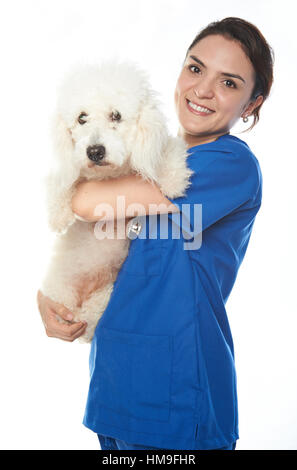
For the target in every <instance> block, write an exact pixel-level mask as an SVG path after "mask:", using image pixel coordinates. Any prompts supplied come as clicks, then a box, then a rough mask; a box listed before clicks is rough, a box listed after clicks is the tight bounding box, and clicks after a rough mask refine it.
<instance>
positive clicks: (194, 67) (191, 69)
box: [189, 65, 200, 73]
mask: <svg viewBox="0 0 297 470" xmlns="http://www.w3.org/2000/svg"><path fill="white" fill-rule="evenodd" d="M189 70H190V71H191V72H193V73H198V72H200V68H199V67H197V65H189ZM197 71H198V72H197Z"/></svg>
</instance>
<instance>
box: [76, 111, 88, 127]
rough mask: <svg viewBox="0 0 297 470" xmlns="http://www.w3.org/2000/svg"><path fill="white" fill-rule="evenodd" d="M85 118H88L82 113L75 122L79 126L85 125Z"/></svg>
mask: <svg viewBox="0 0 297 470" xmlns="http://www.w3.org/2000/svg"><path fill="white" fill-rule="evenodd" d="M86 117H88V115H87V113H84V112H82V113H80V115H79V116H78V118H77V121H78V122H79V123H80V124H81V125H83V124H85V123H86V122H87V120H86Z"/></svg>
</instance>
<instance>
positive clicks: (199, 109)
mask: <svg viewBox="0 0 297 470" xmlns="http://www.w3.org/2000/svg"><path fill="white" fill-rule="evenodd" d="M186 102H187V108H188V110H189V111H191V113H193V114H197V115H198V116H209V115H210V114H212V113H214V112H215V111H211V110H210V109H207V108H203V106H199V105H197V104H195V103H192V101H190V100H188V99H187V98H186Z"/></svg>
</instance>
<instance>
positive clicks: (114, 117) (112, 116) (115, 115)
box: [110, 111, 122, 121]
mask: <svg viewBox="0 0 297 470" xmlns="http://www.w3.org/2000/svg"><path fill="white" fill-rule="evenodd" d="M110 119H111V120H112V121H120V120H121V119H122V116H121V113H119V112H118V111H113V112H112V113H111V114H110Z"/></svg>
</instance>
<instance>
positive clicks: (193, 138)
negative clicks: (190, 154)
mask: <svg viewBox="0 0 297 470" xmlns="http://www.w3.org/2000/svg"><path fill="white" fill-rule="evenodd" d="M225 134H230V132H229V131H228V132H227V131H224V132H220V133H217V134H212V135H202V136H197V135H191V134H187V133H185V132H184V131H183V129H179V131H178V136H179V137H182V138H183V140H184V141H185V143H186V144H187V146H188V148H191V147H195V146H196V145H202V144H208V143H209V142H214V141H215V140H217V139H218V138H219V137H221V136H222V135H225Z"/></svg>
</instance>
